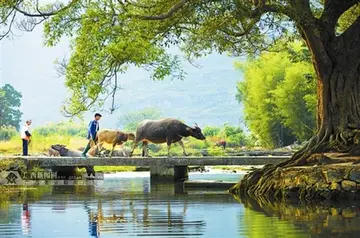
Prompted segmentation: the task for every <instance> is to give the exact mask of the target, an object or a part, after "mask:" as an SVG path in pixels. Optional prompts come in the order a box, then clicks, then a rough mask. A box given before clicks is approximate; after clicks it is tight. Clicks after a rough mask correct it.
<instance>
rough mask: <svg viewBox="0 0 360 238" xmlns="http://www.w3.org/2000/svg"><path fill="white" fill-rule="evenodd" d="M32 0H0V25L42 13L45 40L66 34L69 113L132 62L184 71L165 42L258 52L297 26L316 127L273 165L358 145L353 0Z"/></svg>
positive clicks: (357, 21) (359, 72)
mask: <svg viewBox="0 0 360 238" xmlns="http://www.w3.org/2000/svg"><path fill="white" fill-rule="evenodd" d="M29 2H30V4H29ZM37 2H38V1H37V0H11V1H0V4H1V6H2V11H1V13H0V17H1V20H0V23H1V24H2V25H3V26H9V25H10V26H11V24H9V23H11V22H14V21H15V20H14V19H16V14H18V15H22V16H24V17H25V19H22V20H23V23H24V24H22V26H23V28H24V26H25V27H27V28H28V29H29V30H31V26H33V25H35V24H37V23H38V22H37V21H45V28H44V29H45V35H46V43H47V44H48V45H55V44H56V43H57V42H58V41H59V40H60V38H61V37H62V36H64V35H67V36H69V37H71V38H72V41H71V42H72V45H71V50H72V55H71V57H70V59H69V60H68V61H65V62H64V64H63V66H64V70H65V76H66V86H67V87H68V88H69V89H70V90H71V92H72V95H71V96H72V97H71V99H70V104H69V105H68V107H67V109H66V110H67V111H68V112H69V113H70V114H75V113H77V112H81V111H84V110H86V109H87V106H89V105H92V104H93V103H94V102H96V101H97V99H98V98H99V96H101V95H104V94H106V93H110V92H111V91H114V90H116V87H111V85H112V84H114V82H115V85H116V80H117V77H116V75H117V74H116V73H117V72H123V71H124V70H126V68H127V67H128V66H129V65H136V66H144V67H149V68H150V69H153V76H154V78H156V79H163V78H164V77H165V76H167V75H175V76H180V77H182V76H183V74H181V71H180V74H176V72H178V71H179V67H178V66H179V61H178V59H177V58H176V57H172V56H171V55H169V54H168V53H167V51H166V49H167V47H168V46H169V45H177V46H179V47H180V48H181V50H182V51H183V52H184V53H185V54H186V56H187V57H188V58H189V59H190V60H193V59H194V58H196V57H200V56H202V55H205V54H207V53H210V52H212V51H217V52H220V53H223V52H230V53H231V54H233V55H235V56H236V55H239V54H241V53H247V54H257V53H259V52H261V51H263V50H266V49H268V47H269V46H271V45H273V44H274V43H275V42H276V41H277V40H278V39H279V38H282V37H284V35H288V34H289V33H292V32H291V31H292V30H294V31H295V32H296V33H297V34H299V35H300V36H301V37H302V38H303V39H304V40H305V42H306V44H307V47H308V48H309V50H310V52H311V55H312V61H313V64H314V68H315V71H316V74H317V96H318V103H317V132H316V134H315V135H314V137H313V138H312V139H311V140H310V141H309V143H308V145H307V146H306V147H304V148H303V149H302V150H300V151H298V152H297V153H296V154H295V155H294V156H293V158H292V159H291V160H289V161H287V162H285V163H282V164H280V165H279V166H285V165H298V164H303V163H305V162H306V158H307V157H308V155H309V154H311V153H316V152H326V151H331V150H334V151H342V152H356V151H358V150H357V149H358V148H357V147H359V138H360V57H359V55H360V17H359V8H360V4H359V2H360V0H252V1H250V0H248V1H246V0H222V1H215V0H213V1H210V0H137V1H132V0H127V1H125V0H116V1H115V0H72V1H71V2H69V3H68V4H67V5H66V4H56V6H54V5H51V4H50V5H47V6H45V7H41V6H39V4H37ZM31 3H32V4H31ZM34 19H35V20H34ZM26 20H27V21H26ZM36 20H37V21H36ZM5 24H6V25H5ZM6 33H7V31H6V30H5V34H6ZM109 88H110V89H109ZM114 88H115V89H114ZM107 90H110V92H107Z"/></svg>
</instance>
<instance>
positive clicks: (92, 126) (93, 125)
mask: <svg viewBox="0 0 360 238" xmlns="http://www.w3.org/2000/svg"><path fill="white" fill-rule="evenodd" d="M94 117H95V118H94V120H92V121H90V123H89V126H88V135H87V137H86V138H87V139H88V140H89V142H88V144H87V145H86V148H85V149H84V151H83V153H82V156H83V157H84V158H86V153H87V152H88V151H89V150H90V148H91V140H93V141H94V142H96V141H95V139H96V133H97V132H98V130H99V120H100V119H101V117H102V116H101V114H99V113H95V116H94Z"/></svg>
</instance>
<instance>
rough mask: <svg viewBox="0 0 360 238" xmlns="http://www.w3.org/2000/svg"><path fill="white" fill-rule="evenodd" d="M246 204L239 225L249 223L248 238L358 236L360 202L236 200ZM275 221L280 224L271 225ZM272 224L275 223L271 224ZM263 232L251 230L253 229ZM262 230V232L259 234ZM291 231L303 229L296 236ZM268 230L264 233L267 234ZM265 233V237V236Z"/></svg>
mask: <svg viewBox="0 0 360 238" xmlns="http://www.w3.org/2000/svg"><path fill="white" fill-rule="evenodd" d="M235 199H237V200H238V201H239V202H240V203H242V204H243V205H244V207H245V208H246V209H245V214H244V216H243V217H242V218H241V219H240V222H241V223H243V224H246V226H247V230H246V232H245V234H246V235H248V236H249V237H265V236H266V235H267V234H266V229H265V228H266V227H267V228H270V227H272V226H273V227H272V228H270V231H268V232H269V236H266V237H326V238H328V237H354V238H355V237H359V234H360V202H356V203H354V202H351V203H350V202H341V203H334V202H327V203H317V204H302V203H297V202H291V203H285V202H275V201H270V200H265V199H259V200H255V199H253V198H249V197H241V198H240V197H235ZM270 218H275V219H277V220H278V221H283V222H278V223H272V219H270ZM270 223H272V224H270ZM255 226H256V227H257V228H259V227H263V228H264V229H251V228H252V227H255ZM260 230H263V232H261V233H259V231H260ZM289 230H303V232H302V233H301V234H300V233H297V234H295V235H294V234H291V233H288V231H289ZM264 231H265V233H264ZM265 234H266V235H265Z"/></svg>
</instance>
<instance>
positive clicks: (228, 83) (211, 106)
mask: <svg viewBox="0 0 360 238" xmlns="http://www.w3.org/2000/svg"><path fill="white" fill-rule="evenodd" d="M172 52H174V53H176V54H180V52H179V51H178V50H177V49H172ZM65 55H69V48H68V40H67V39H64V40H63V41H62V42H61V44H59V45H58V46H56V47H54V48H47V47H44V46H43V45H42V29H41V27H38V28H36V29H35V30H34V31H33V32H31V33H25V34H22V35H21V36H20V37H17V38H16V39H13V40H11V41H10V40H3V41H1V42H0V86H2V85H3V84H5V83H9V84H11V85H13V86H14V87H15V88H16V89H17V90H18V91H20V92H21V93H22V94H23V99H22V106H21V110H22V112H23V113H24V115H23V120H26V119H28V118H31V119H32V120H33V126H38V125H41V124H44V123H47V122H55V121H60V120H64V119H66V118H65V117H63V116H62V115H61V113H60V107H61V105H62V102H63V101H64V100H65V98H66V97H67V96H68V92H67V89H66V88H65V86H64V83H63V82H64V79H61V78H58V77H57V74H56V70H55V66H54V64H53V62H54V61H55V60H56V59H57V58H61V57H63V56H65ZM234 61H235V59H234V58H230V57H227V56H224V55H218V54H211V55H209V56H207V57H204V58H201V59H199V60H198V61H197V62H196V64H198V65H200V68H196V67H194V66H192V65H190V64H189V63H188V62H187V61H185V60H184V62H183V67H184V70H185V72H187V76H186V78H185V79H184V80H183V81H182V80H170V79H166V80H163V81H153V80H151V79H150V77H149V73H148V72H147V71H145V70H143V69H139V68H135V67H132V68H130V69H129V71H128V72H127V73H125V74H122V75H120V77H119V78H120V85H121V87H122V89H121V90H120V91H119V92H118V93H117V95H116V104H118V105H120V107H119V109H118V110H117V111H115V112H114V114H113V115H110V114H109V113H106V112H102V114H103V119H102V121H101V125H102V127H103V128H104V127H109V128H115V127H116V124H117V120H118V118H119V117H121V116H122V115H124V114H126V113H128V112H132V111H136V110H141V109H144V108H146V107H155V108H158V109H159V110H160V112H161V113H162V115H163V116H166V117H176V118H181V119H182V120H184V121H185V122H187V123H189V124H193V123H194V122H197V123H198V124H199V126H204V125H223V124H224V123H229V124H233V125H239V119H240V118H241V117H242V105H239V104H238V102H237V101H236V99H235V94H236V82H237V81H239V80H241V78H242V75H241V73H240V72H239V71H236V70H235V69H234V67H233V62H234ZM107 106H108V105H107ZM107 108H108V107H107ZM92 114H93V112H88V113H86V115H85V117H84V118H85V119H86V120H90V119H91V118H92Z"/></svg>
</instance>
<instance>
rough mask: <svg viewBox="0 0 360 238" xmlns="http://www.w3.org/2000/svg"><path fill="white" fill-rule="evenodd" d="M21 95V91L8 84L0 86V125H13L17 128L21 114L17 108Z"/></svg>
mask: <svg viewBox="0 0 360 238" xmlns="http://www.w3.org/2000/svg"><path fill="white" fill-rule="evenodd" d="M21 97H22V95H21V93H20V92H18V91H16V90H15V88H14V87H13V86H11V85H10V84H5V85H4V86H3V87H1V88H0V127H2V126H13V127H15V128H16V129H17V130H19V128H20V121H21V116H22V112H20V110H19V107H20V105H21Z"/></svg>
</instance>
